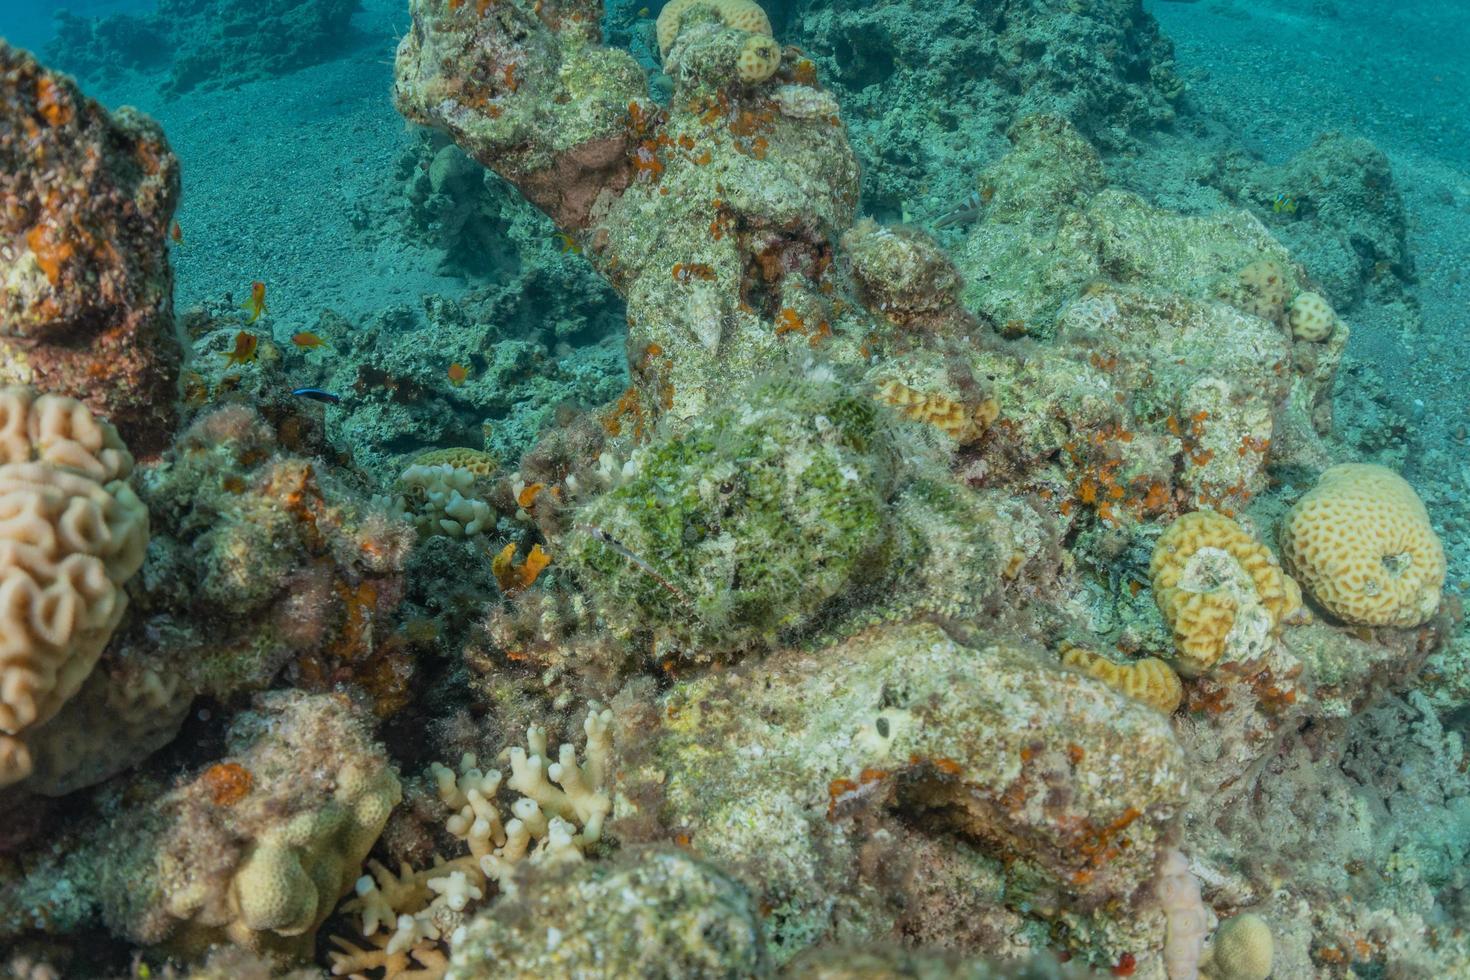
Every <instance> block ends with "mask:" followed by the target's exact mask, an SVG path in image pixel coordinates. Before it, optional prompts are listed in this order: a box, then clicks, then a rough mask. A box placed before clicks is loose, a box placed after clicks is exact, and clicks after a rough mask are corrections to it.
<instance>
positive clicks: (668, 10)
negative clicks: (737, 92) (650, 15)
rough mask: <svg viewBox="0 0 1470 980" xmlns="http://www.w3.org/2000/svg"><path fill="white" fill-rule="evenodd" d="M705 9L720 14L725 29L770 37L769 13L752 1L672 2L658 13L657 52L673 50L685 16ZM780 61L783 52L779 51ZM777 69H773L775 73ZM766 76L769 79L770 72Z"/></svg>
mask: <svg viewBox="0 0 1470 980" xmlns="http://www.w3.org/2000/svg"><path fill="white" fill-rule="evenodd" d="M695 7H704V8H707V9H709V10H712V11H714V12H715V14H717V15H718V16H719V18H720V20H721V21H723V22H724V24H725V26H726V27H734V28H737V29H739V30H742V31H749V32H750V33H752V34H764V35H765V36H766V37H770V36H771V21H770V18H768V17H767V16H766V12H765V11H764V10H762V9H761V7H760V5H759V4H757V3H752V2H751V0H669V2H668V3H666V4H664V8H663V9H662V10H660V11H659V12H658V22H657V24H656V25H655V28H656V30H657V33H658V53H659V55H660V56H666V55H668V53H669V48H671V47H673V44H674V38H676V37H678V36H679V27H680V23H681V21H683V19H684V14H685V13H686V12H687V11H689V10H691V9H693V8H695ZM776 60H777V61H778V62H779V61H780V51H779V50H778V51H777V52H776ZM774 70H775V69H774V68H772V71H774ZM764 77H770V75H769V73H767V74H766V76H764Z"/></svg>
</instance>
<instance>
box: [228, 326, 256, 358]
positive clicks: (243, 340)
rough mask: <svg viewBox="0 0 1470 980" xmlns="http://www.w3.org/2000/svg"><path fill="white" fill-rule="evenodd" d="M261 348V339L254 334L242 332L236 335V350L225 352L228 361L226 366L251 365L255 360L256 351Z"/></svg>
mask: <svg viewBox="0 0 1470 980" xmlns="http://www.w3.org/2000/svg"><path fill="white" fill-rule="evenodd" d="M259 346H260V338H258V337H256V336H255V334H253V333H246V332H245V331H243V330H241V331H240V332H239V333H237V334H235V349H234V350H231V351H225V357H226V358H227V359H228V360H226V362H225V365H226V366H227V367H228V366H229V365H231V364H249V363H250V362H251V361H253V360H255V351H256V348H258V347H259Z"/></svg>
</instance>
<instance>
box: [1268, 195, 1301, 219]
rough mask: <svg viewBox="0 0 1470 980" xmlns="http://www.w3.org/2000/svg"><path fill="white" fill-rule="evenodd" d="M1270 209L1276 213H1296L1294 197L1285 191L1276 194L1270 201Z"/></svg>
mask: <svg viewBox="0 0 1470 980" xmlns="http://www.w3.org/2000/svg"><path fill="white" fill-rule="evenodd" d="M1271 210H1272V211H1275V212H1276V213H1277V214H1296V198H1294V197H1292V196H1291V195H1290V194H1287V193H1285V192H1283V193H1280V194H1277V195H1276V200H1274V201H1272V202H1271Z"/></svg>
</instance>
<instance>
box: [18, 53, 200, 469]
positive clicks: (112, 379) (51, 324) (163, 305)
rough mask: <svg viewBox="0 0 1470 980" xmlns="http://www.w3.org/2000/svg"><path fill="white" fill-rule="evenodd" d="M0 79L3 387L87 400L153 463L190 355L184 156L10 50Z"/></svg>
mask: <svg viewBox="0 0 1470 980" xmlns="http://www.w3.org/2000/svg"><path fill="white" fill-rule="evenodd" d="M0 79H3V82H0V198H3V199H4V200H5V201H6V202H7V204H6V207H5V209H4V213H3V215H0V242H3V245H0V287H3V288H0V382H3V383H7V384H34V385H36V386H37V387H38V388H40V389H42V390H43V391H46V392H48V393H50V394H57V395H70V396H72V397H74V398H79V399H81V400H82V401H84V402H86V403H87V407H89V408H90V409H91V410H92V411H93V412H95V413H96V414H98V415H100V416H103V417H104V418H106V419H107V420H108V421H110V422H111V423H112V424H113V425H115V426H117V428H118V430H119V431H120V432H121V433H122V436H123V439H124V440H125V441H126V442H127V444H128V445H129V446H130V447H131V448H132V450H133V452H134V453H137V454H138V455H139V456H140V457H145V458H146V457H148V456H152V455H154V454H155V453H157V452H158V451H159V450H160V449H162V448H163V446H164V444H165V443H166V442H167V439H168V436H169V434H170V433H171V431H172V427H173V424H174V420H175V415H174V407H173V406H174V385H175V383H176V381H177V379H178V373H179V362H180V360H181V358H182V356H183V354H182V350H181V348H180V345H179V341H178V339H177V337H176V336H175V332H174V325H173V272H172V271H171V270H170V268H169V261H168V251H167V249H166V248H165V244H164V236H165V233H166V231H167V229H168V225H169V221H170V220H171V219H172V218H173V213H174V207H175V206H176V205H177V204H178V199H179V163H178V160H176V159H175V158H174V155H173V152H172V151H171V150H170V149H169V146H168V142H167V141H166V140H165V139H164V136H163V131H162V130H161V129H160V128H159V127H158V126H157V125H156V124H155V123H154V122H153V121H152V120H150V119H148V118H147V117H146V116H144V115H142V114H140V113H138V112H136V111H134V110H132V109H120V110H118V111H117V112H116V113H109V112H108V111H107V110H106V109H104V108H103V107H102V106H100V105H98V104H97V103H96V102H94V101H92V100H91V99H89V98H87V97H85V96H83V95H82V93H81V92H80V91H79V90H78V89H77V86H76V83H75V82H73V81H72V80H71V79H69V78H67V77H66V76H64V75H60V74H56V73H53V72H50V71H47V70H46V69H45V68H42V67H41V66H40V65H38V64H37V63H36V62H35V61H34V60H33V59H32V58H31V57H30V56H29V55H27V54H26V53H24V52H22V51H18V50H16V49H14V48H11V47H9V46H7V45H5V44H3V43H0ZM42 160H44V161H45V166H40V165H38V164H37V161H42Z"/></svg>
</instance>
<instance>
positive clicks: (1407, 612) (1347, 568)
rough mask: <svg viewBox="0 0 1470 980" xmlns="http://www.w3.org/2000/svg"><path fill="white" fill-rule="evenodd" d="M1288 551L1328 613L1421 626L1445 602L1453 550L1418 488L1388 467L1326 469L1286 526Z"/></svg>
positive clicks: (1285, 550)
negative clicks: (1446, 548) (1432, 523)
mask: <svg viewBox="0 0 1470 980" xmlns="http://www.w3.org/2000/svg"><path fill="white" fill-rule="evenodd" d="M1281 544H1282V553H1283V554H1284V555H1285V557H1286V561H1287V563H1288V565H1289V566H1290V567H1291V569H1292V571H1293V572H1295V573H1296V575H1297V576H1298V577H1299V578H1300V579H1301V580H1302V584H1303V585H1304V586H1305V587H1306V589H1307V592H1308V593H1309V594H1310V595H1311V596H1312V598H1313V599H1315V600H1316V601H1317V602H1318V603H1320V604H1321V605H1322V606H1323V607H1324V608H1325V609H1326V610H1327V611H1328V612H1330V613H1331V614H1332V615H1333V616H1336V617H1337V618H1338V619H1341V620H1344V621H1346V622H1349V623H1359V624H1363V625H1367V626H1417V625H1419V624H1420V623H1423V622H1424V621H1425V620H1427V619H1429V618H1430V617H1431V616H1433V615H1434V612H1435V610H1436V609H1438V608H1439V596H1440V589H1441V588H1442V587H1443V586H1444V579H1445V555H1444V546H1443V545H1442V544H1441V543H1440V540H1439V536H1438V535H1437V534H1435V533H1434V528H1433V527H1431V526H1430V523H1429V514H1428V512H1426V511H1425V509H1424V503H1423V501H1421V500H1420V499H1419V495H1418V494H1416V493H1415V492H1414V488H1413V487H1411V486H1409V484H1408V483H1407V482H1406V481H1405V480H1404V479H1403V478H1402V477H1401V476H1399V475H1398V474H1397V473H1395V472H1393V471H1392V470H1389V469H1386V468H1385V467H1382V466H1373V465H1369V464H1365V463H1345V464H1342V465H1339V466H1334V467H1332V468H1331V469H1329V470H1327V471H1326V472H1325V473H1323V474H1322V476H1321V478H1320V479H1318V481H1317V485H1316V487H1314V488H1313V489H1312V490H1311V491H1310V492H1308V493H1307V495H1306V496H1304V497H1302V499H1301V500H1299V501H1297V503H1296V506H1294V507H1292V509H1291V513H1290V515H1288V517H1287V519H1286V523H1285V525H1284V526H1283V528H1282V534H1281Z"/></svg>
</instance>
